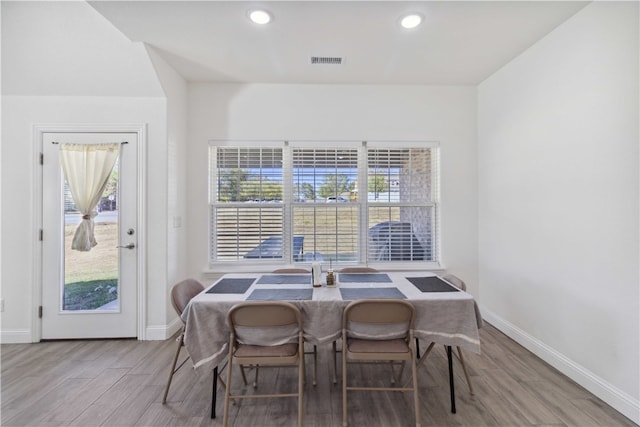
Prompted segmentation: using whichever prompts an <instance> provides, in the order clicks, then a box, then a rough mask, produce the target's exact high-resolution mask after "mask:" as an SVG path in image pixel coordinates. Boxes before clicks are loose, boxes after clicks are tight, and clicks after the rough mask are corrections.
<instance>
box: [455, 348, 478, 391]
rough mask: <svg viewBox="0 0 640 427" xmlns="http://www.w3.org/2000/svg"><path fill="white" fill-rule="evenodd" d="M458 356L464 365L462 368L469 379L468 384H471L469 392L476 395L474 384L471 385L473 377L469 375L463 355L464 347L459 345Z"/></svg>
mask: <svg viewBox="0 0 640 427" xmlns="http://www.w3.org/2000/svg"><path fill="white" fill-rule="evenodd" d="M458 358H459V359H460V364H461V365H462V370H463V371H464V376H465V378H466V379H467V385H468V386H469V393H470V394H471V395H472V396H474V395H475V393H474V392H473V386H472V385H471V378H470V377H469V373H468V372H467V365H466V364H465V363H464V357H462V349H461V348H460V347H458Z"/></svg>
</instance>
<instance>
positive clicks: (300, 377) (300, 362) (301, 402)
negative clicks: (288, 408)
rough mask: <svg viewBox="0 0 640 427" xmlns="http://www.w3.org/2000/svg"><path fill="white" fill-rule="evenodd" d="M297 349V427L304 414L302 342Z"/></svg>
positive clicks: (300, 423) (300, 424) (304, 369)
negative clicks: (298, 357)
mask: <svg viewBox="0 0 640 427" xmlns="http://www.w3.org/2000/svg"><path fill="white" fill-rule="evenodd" d="M315 348H316V346H315V345H314V346H313V349H314V357H315ZM298 351H299V352H301V353H300V354H299V356H300V359H299V360H298V427H302V422H303V416H304V399H303V393H304V378H305V372H306V368H305V362H304V344H303V343H301V344H300V346H299V348H298ZM315 366H316V364H315V360H314V369H315ZM314 375H315V373H314ZM313 385H316V384H315V377H314V381H313Z"/></svg>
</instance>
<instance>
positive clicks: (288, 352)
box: [234, 343, 298, 357]
mask: <svg viewBox="0 0 640 427" xmlns="http://www.w3.org/2000/svg"><path fill="white" fill-rule="evenodd" d="M297 352H298V344H297V343H290V344H282V345H275V346H269V347H263V346H260V345H248V344H238V347H237V348H236V351H235V353H234V356H236V357H290V356H294V355H295V354H296V353H297Z"/></svg>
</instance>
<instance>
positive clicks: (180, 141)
mask: <svg viewBox="0 0 640 427" xmlns="http://www.w3.org/2000/svg"><path fill="white" fill-rule="evenodd" d="M147 50H148V52H149V57H150V58H151V60H152V62H153V65H154V68H155V70H156V73H157V75H158V78H159V79H160V84H161V85H162V88H163V90H164V92H165V94H166V96H167V153H166V155H167V159H166V164H167V182H166V186H167V247H166V259H167V262H166V269H167V271H166V273H167V283H166V284H167V289H166V295H169V294H170V288H171V286H172V285H173V284H175V283H177V282H178V281H180V280H183V279H185V278H186V277H187V269H186V267H187V250H188V246H187V236H186V229H187V226H188V224H187V223H186V221H185V219H186V218H185V214H186V212H187V210H188V205H187V193H188V188H187V83H186V81H185V80H184V79H183V78H182V76H180V75H179V74H178V73H177V72H176V71H175V70H174V69H173V68H172V67H171V66H169V65H168V64H167V63H166V61H165V60H164V59H163V58H162V57H160V56H159V55H158V53H157V52H156V51H155V50H154V49H153V48H151V47H148V48H147ZM157 307H158V308H159V307H162V306H161V305H158V306H157ZM165 310H166V319H167V322H168V324H169V327H168V331H167V333H166V335H167V336H168V335H172V333H173V332H176V331H177V330H178V328H180V327H181V326H182V322H181V321H180V319H178V317H177V314H176V313H175V311H174V310H173V307H172V306H171V300H170V299H169V298H167V299H166V300H165ZM154 311H155V310H154ZM158 311H160V310H158Z"/></svg>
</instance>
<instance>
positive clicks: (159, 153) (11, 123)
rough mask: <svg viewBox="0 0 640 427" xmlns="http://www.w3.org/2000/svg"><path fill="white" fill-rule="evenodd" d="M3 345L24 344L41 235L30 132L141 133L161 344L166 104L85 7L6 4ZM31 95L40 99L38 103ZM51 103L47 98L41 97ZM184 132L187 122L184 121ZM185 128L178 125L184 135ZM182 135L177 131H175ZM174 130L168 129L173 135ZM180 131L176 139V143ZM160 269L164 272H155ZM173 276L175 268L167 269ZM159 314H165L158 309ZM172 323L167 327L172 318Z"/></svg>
mask: <svg viewBox="0 0 640 427" xmlns="http://www.w3.org/2000/svg"><path fill="white" fill-rule="evenodd" d="M0 6H1V8H2V55H3V57H2V147H1V149H2V157H1V158H2V169H1V170H2V183H1V185H2V193H1V197H2V206H3V208H4V209H3V212H2V218H1V227H2V242H1V245H2V251H1V253H2V259H1V264H2V275H1V286H2V298H3V299H4V302H5V311H4V312H3V313H2V314H1V315H0V319H1V321H2V326H1V327H2V330H1V338H2V342H15V341H30V340H31V337H32V331H34V330H37V325H33V324H32V323H31V322H32V319H33V313H34V310H35V306H34V304H35V302H37V301H38V300H39V299H38V297H39V296H37V295H33V294H32V289H33V287H34V284H33V283H32V282H33V274H32V272H33V270H34V268H36V267H35V266H34V264H33V262H34V259H35V253H34V252H35V251H37V250H38V247H37V245H38V243H37V239H36V230H37V229H38V227H39V224H37V221H36V218H37V214H36V212H34V209H35V191H36V189H37V187H38V184H37V183H36V182H34V177H35V175H36V174H35V170H36V168H37V167H39V166H38V164H37V153H36V152H35V147H34V141H33V134H32V132H33V125H35V124H69V123H77V124H95V123H126V124H129V123H136V124H138V123H144V124H146V125H147V129H148V140H147V170H146V176H145V178H144V179H145V180H146V184H147V217H146V220H145V223H144V224H141V226H146V228H147V241H146V248H147V263H148V265H149V266H151V267H150V268H148V271H147V272H146V273H147V283H144V284H143V286H146V290H147V301H144V302H143V304H145V305H146V307H147V319H146V326H147V334H148V336H150V337H151V338H165V334H166V332H167V321H168V316H169V313H167V310H166V309H164V308H165V307H167V301H168V292H167V283H168V279H167V274H168V273H167V268H165V266H167V248H168V247H170V246H169V245H168V243H167V227H168V226H167V212H168V206H167V197H168V196H167V193H168V185H167V182H168V178H167V132H168V129H167V128H168V125H167V114H168V112H167V110H168V107H167V100H166V99H165V97H164V92H163V90H162V87H161V86H160V84H159V82H158V78H157V76H156V74H155V72H154V68H153V66H152V64H151V61H150V60H149V56H148V54H147V52H146V50H145V48H144V46H142V45H141V44H139V43H131V42H130V41H129V40H127V39H126V37H124V36H123V35H122V34H121V33H120V32H118V31H117V30H116V29H115V28H114V27H113V25H111V24H110V23H109V22H107V21H106V20H105V19H104V18H103V17H102V16H101V15H99V14H98V13H97V12H96V11H95V10H94V9H93V8H92V7H90V6H89V5H87V4H86V3H84V2H2V3H1V5H0ZM35 95H37V96H35ZM43 95H50V96H43ZM182 120H183V123H184V118H182ZM182 126H184V124H183V125H182ZM177 127H178V128H179V126H177ZM175 128H176V126H174V125H172V133H173V132H174V130H173V129H175ZM180 132H182V133H184V131H183V130H178V131H175V133H176V134H178V133H180ZM158 266H162V267H161V268H158ZM173 269H175V268H173ZM157 307H162V308H163V309H157ZM173 316H174V315H173V313H171V317H173Z"/></svg>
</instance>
